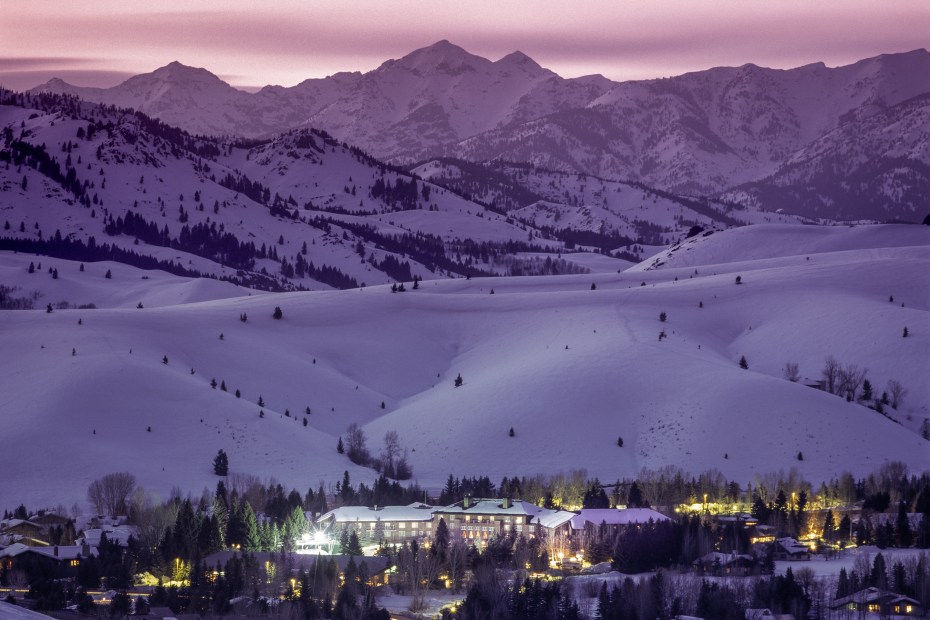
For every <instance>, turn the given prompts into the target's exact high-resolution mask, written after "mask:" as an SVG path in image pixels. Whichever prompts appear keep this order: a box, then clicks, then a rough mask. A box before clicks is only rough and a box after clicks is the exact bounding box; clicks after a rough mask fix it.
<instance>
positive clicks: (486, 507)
mask: <svg viewBox="0 0 930 620" xmlns="http://www.w3.org/2000/svg"><path fill="white" fill-rule="evenodd" d="M466 501H467V503H468V507H467V508H466V507H465V503H466ZM436 514H439V515H444V514H452V515H456V514H480V515H492V516H514V517H521V516H523V517H529V523H535V524H538V525H541V526H542V527H545V528H547V529H552V528H555V527H559V526H560V525H564V524H565V523H568V522H569V521H570V520H571V519H572V517H574V516H575V513H573V512H568V511H566V510H552V509H550V508H542V507H541V506H537V505H536V504H533V503H530V502H527V501H524V500H522V499H516V500H508V499H497V498H474V499H469V500H463V501H461V502H456V503H454V504H451V505H449V506H444V507H441V508H437V509H436Z"/></svg>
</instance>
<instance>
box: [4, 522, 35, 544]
mask: <svg viewBox="0 0 930 620" xmlns="http://www.w3.org/2000/svg"><path fill="white" fill-rule="evenodd" d="M0 535H4V536H25V537H27V538H34V539H38V540H43V539H44V538H45V531H44V529H43V528H42V526H41V525H40V524H38V523H33V522H32V521H28V520H26V519H7V520H5V521H0Z"/></svg>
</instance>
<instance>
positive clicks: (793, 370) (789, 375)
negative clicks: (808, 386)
mask: <svg viewBox="0 0 930 620" xmlns="http://www.w3.org/2000/svg"><path fill="white" fill-rule="evenodd" d="M782 374H783V375H785V379H787V380H788V381H790V382H792V383H797V382H798V379H800V378H801V373H800V371H799V369H798V363H797V362H786V363H785V368H784V370H782Z"/></svg>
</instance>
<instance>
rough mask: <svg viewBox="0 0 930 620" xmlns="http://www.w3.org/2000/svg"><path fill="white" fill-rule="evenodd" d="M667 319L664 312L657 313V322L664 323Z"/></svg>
mask: <svg viewBox="0 0 930 620" xmlns="http://www.w3.org/2000/svg"><path fill="white" fill-rule="evenodd" d="M667 318H668V315H666V314H665V312H664V311H663V312H660V313H659V320H660V321H662V322H663V323H664V322H665V321H666V319H667Z"/></svg>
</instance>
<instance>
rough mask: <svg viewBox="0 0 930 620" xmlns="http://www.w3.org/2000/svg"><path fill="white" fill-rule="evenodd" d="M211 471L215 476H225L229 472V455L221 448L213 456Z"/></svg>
mask: <svg viewBox="0 0 930 620" xmlns="http://www.w3.org/2000/svg"><path fill="white" fill-rule="evenodd" d="M213 473H214V474H216V475H217V476H226V475H228V474H229V457H228V456H226V452H225V451H224V450H223V449H222V448H221V449H220V450H219V452H217V453H216V456H215V457H214V458H213Z"/></svg>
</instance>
